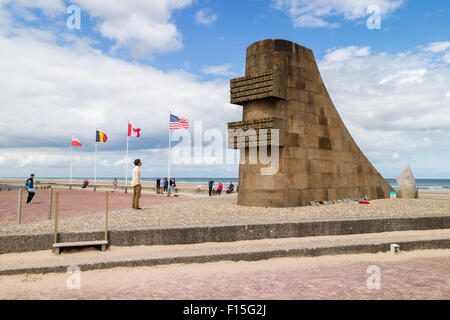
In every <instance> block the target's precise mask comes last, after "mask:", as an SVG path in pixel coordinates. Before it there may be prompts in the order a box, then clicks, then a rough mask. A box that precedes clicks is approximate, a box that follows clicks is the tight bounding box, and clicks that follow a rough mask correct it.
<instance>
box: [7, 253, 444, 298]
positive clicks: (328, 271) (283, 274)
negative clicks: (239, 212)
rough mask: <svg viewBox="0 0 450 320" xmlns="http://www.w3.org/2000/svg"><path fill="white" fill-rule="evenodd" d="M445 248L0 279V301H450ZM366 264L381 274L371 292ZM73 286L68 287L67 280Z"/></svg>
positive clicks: (117, 269) (118, 269)
mask: <svg viewBox="0 0 450 320" xmlns="http://www.w3.org/2000/svg"><path fill="white" fill-rule="evenodd" d="M449 265H450V250H427V251H414V252H403V253H400V254H398V255H392V254H391V253H381V254H360V255H345V256H323V257H318V258H282V259H271V260H265V261H257V262H217V263H206V264H189V265H168V266H159V267H135V268H116V269H108V270H94V271H84V272H82V273H81V275H80V276H81V278H80V279H81V282H80V285H81V288H80V289H71V290H70V289H68V288H67V281H68V279H69V277H70V276H71V275H69V274H46V275H18V276H1V277H0V299H450V268H449ZM369 266H377V267H379V268H380V271H381V274H380V275H381V278H380V289H372V290H370V289H368V287H367V279H368V277H369V276H370V274H368V273H367V269H368V267H369ZM72 283H73V282H72Z"/></svg>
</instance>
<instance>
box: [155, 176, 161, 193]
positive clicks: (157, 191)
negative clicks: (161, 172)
mask: <svg viewBox="0 0 450 320" xmlns="http://www.w3.org/2000/svg"><path fill="white" fill-rule="evenodd" d="M160 183H161V179H160V178H158V179H156V194H159V187H160Z"/></svg>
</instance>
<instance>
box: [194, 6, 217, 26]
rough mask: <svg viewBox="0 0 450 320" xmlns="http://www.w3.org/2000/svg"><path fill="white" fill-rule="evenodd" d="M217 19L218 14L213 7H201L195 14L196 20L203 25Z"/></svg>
mask: <svg viewBox="0 0 450 320" xmlns="http://www.w3.org/2000/svg"><path fill="white" fill-rule="evenodd" d="M216 21H217V15H216V14H215V13H213V12H212V11H211V9H209V8H206V9H200V10H199V11H197V13H196V14H195V22H196V23H198V24H203V25H210V24H213V23H214V22H216Z"/></svg>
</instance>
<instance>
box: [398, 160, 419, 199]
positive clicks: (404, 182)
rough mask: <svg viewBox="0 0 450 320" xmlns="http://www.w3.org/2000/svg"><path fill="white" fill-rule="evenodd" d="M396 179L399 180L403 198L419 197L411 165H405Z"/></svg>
mask: <svg viewBox="0 0 450 320" xmlns="http://www.w3.org/2000/svg"><path fill="white" fill-rule="evenodd" d="M395 180H397V183H398V186H399V187H400V193H401V197H402V198H412V199H417V198H418V197H419V194H418V191H417V187H416V179H414V175H413V173H412V171H411V167H410V166H409V165H407V166H406V165H403V167H402V172H401V173H400V175H399V176H398V177H396V178H395Z"/></svg>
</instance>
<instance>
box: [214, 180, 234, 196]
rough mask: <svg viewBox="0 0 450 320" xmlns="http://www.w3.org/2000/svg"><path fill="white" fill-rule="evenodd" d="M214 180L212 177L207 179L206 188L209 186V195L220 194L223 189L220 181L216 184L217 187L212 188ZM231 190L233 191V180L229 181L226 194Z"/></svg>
mask: <svg viewBox="0 0 450 320" xmlns="http://www.w3.org/2000/svg"><path fill="white" fill-rule="evenodd" d="M214 182H215V181H214V180H213V179H211V180H209V182H208V188H209V195H210V196H212V195H220V194H221V193H222V190H223V184H222V182H219V185H218V186H217V189H215V188H214ZM233 191H234V184H233V181H230V184H229V186H228V188H227V191H226V192H227V194H229V193H232V192H233Z"/></svg>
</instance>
